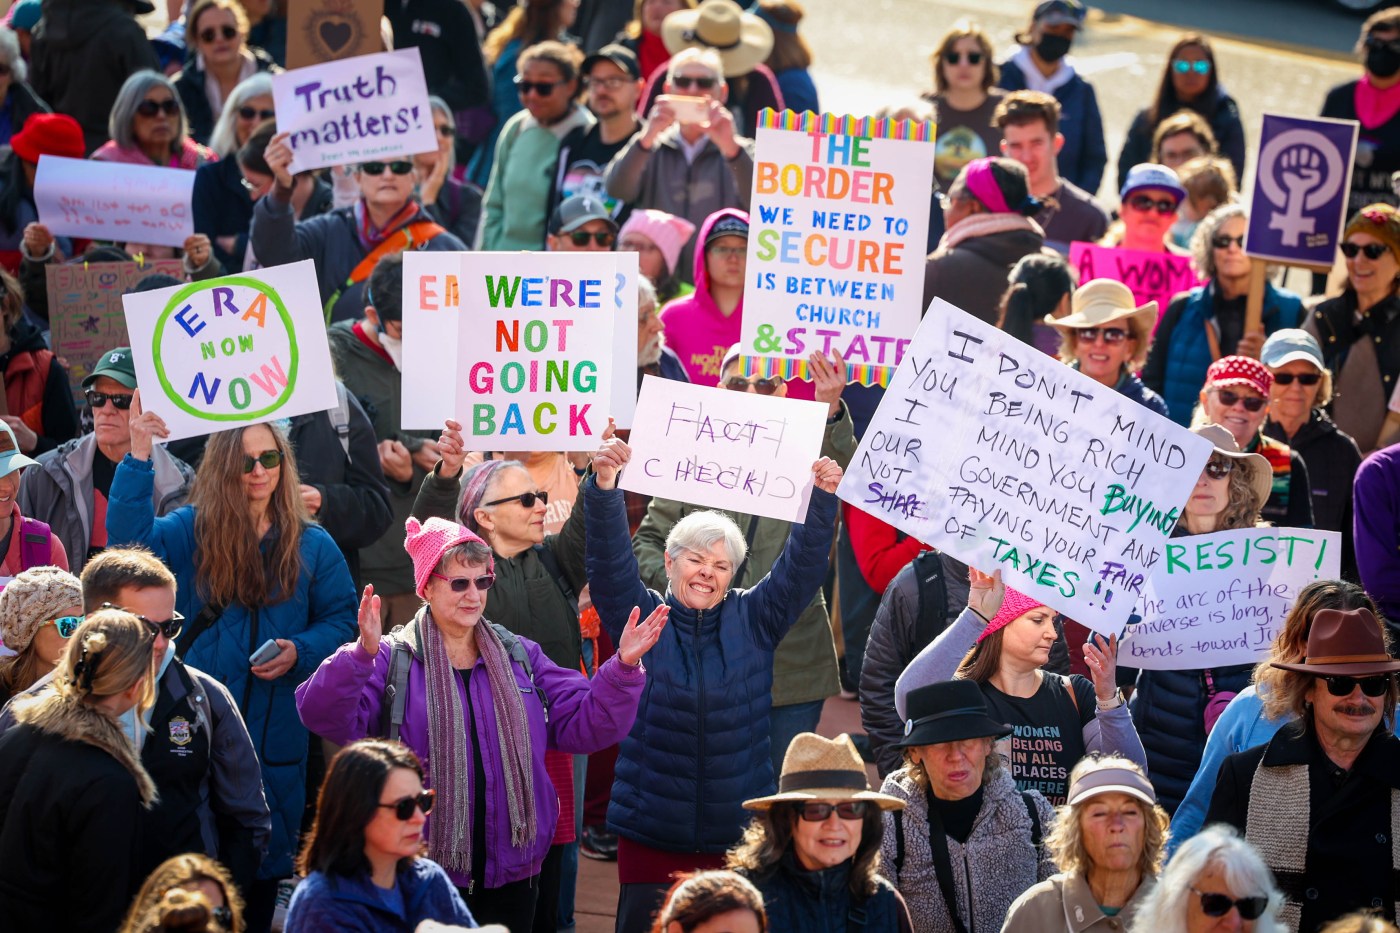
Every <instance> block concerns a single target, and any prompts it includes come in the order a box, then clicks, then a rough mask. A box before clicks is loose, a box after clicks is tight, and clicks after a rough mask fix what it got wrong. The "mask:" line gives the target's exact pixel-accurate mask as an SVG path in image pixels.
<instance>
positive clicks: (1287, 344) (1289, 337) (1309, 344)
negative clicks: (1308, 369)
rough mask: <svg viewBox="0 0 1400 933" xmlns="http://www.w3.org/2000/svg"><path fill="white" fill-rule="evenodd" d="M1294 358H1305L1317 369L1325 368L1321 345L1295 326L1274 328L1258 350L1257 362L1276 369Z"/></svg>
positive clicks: (1310, 335) (1314, 338)
mask: <svg viewBox="0 0 1400 933" xmlns="http://www.w3.org/2000/svg"><path fill="white" fill-rule="evenodd" d="M1294 360H1306V361H1307V362H1309V363H1311V364H1313V365H1314V366H1316V367H1317V368H1318V369H1326V368H1327V366H1326V364H1325V363H1324V362H1323V360H1322V346H1321V345H1320V344H1319V343H1318V342H1317V338H1316V337H1314V336H1313V335H1312V334H1310V333H1308V332H1307V331H1305V330H1302V329H1300V328H1297V327H1286V328H1284V329H1283V330H1276V331H1274V332H1273V333H1272V334H1270V335H1269V339H1268V340H1265V341H1264V348H1263V349H1262V350H1260V351H1259V362H1261V363H1263V364H1264V365H1265V366H1267V367H1269V368H1270V369H1278V368H1279V367H1280V366H1283V365H1284V364H1286V363H1292V362H1293V361H1294Z"/></svg>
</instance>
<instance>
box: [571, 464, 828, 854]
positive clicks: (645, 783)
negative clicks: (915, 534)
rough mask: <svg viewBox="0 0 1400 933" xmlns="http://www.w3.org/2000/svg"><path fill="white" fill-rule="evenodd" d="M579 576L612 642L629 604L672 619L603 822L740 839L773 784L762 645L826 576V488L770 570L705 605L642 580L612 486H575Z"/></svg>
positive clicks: (669, 839)
mask: <svg viewBox="0 0 1400 933" xmlns="http://www.w3.org/2000/svg"><path fill="white" fill-rule="evenodd" d="M582 488H583V502H584V507H585V508H586V509H588V512H587V517H588V556H587V558H586V561H587V567H588V583H589V587H590V590H591V592H592V594H593V605H594V606H596V607H597V609H598V615H599V617H600V619H601V621H602V624H603V626H604V628H606V629H607V631H608V634H609V635H611V636H612V639H613V641H617V640H618V639H619V638H620V637H621V635H622V629H623V627H624V626H625V625H626V623H627V617H628V615H629V614H630V613H631V611H632V608H633V607H634V606H638V607H641V611H642V616H643V617H645V616H646V614H647V613H649V612H651V611H652V610H653V609H655V608H656V607H657V606H659V605H661V604H662V603H663V602H665V603H666V604H667V605H668V606H670V607H671V617H670V620H669V621H668V622H667V624H666V628H665V629H663V630H662V632H661V638H660V640H659V641H657V643H656V645H655V646H654V647H653V648H652V649H651V651H649V652H647V654H646V656H645V658H643V662H644V664H645V665H646V668H647V685H646V691H645V692H644V693H643V694H642V700H641V703H640V705H639V706H638V709H637V721H636V724H635V725H633V727H632V731H631V733H630V734H629V735H628V736H627V738H625V739H623V741H622V749H621V752H620V754H619V755H618V759H617V769H616V779H615V780H614V782H613V789H612V802H611V803H610V804H609V805H608V827H609V828H610V829H612V830H613V831H614V832H617V833H618V834H620V835H622V836H625V837H627V838H628V839H632V840H634V841H636V842H640V843H641V844H643V845H646V846H650V847H652V848H655V849H664V850H666V851H671V852H706V853H718V852H723V851H725V850H726V849H728V848H729V847H730V846H732V845H734V843H736V842H738V841H739V836H740V835H741V833H742V832H743V828H744V826H745V825H747V824H748V822H749V814H748V813H747V812H746V811H745V810H744V809H743V806H742V804H743V802H744V801H745V800H747V799H749V798H752V797H761V796H763V795H764V794H768V793H772V791H773V787H774V783H773V765H772V762H771V760H770V758H769V754H768V713H769V710H770V708H771V706H772V702H771V692H772V689H773V652H774V651H775V650H776V649H777V647H778V642H780V641H782V640H783V636H784V635H786V634H787V633H788V630H789V629H791V628H792V627H793V625H794V624H796V622H797V619H798V617H799V616H801V615H802V611H803V610H804V609H806V607H807V605H808V604H809V603H811V601H812V597H814V596H815V595H816V593H817V590H818V588H820V587H821V585H822V581H823V580H825V579H826V568H827V555H828V553H829V552H830V550H831V542H832V537H833V534H834V526H835V522H836V497H835V496H834V495H832V494H831V493H827V492H822V491H821V490H820V489H814V490H813V491H812V500H811V505H810V507H809V508H808V511H807V521H806V522H805V523H804V524H800V525H799V524H793V526H792V532H791V534H790V536H789V537H788V542H787V545H786V546H785V547H784V548H783V553H782V554H781V555H780V556H779V557H778V560H777V561H776V562H775V563H774V564H773V569H772V570H771V571H769V573H768V575H767V576H766V577H764V578H763V579H762V580H760V581H759V582H758V583H757V584H756V585H755V586H754V587H753V588H752V589H748V590H739V589H731V590H730V591H729V592H728V593H726V594H725V596H724V599H723V600H722V601H721V602H720V604H719V605H718V606H716V607H715V608H713V609H709V610H705V611H700V612H697V611H696V610H693V609H687V608H686V607H684V606H682V605H681V603H680V602H679V601H678V600H677V599H676V598H675V597H674V596H672V595H671V593H670V591H669V590H668V591H667V593H666V595H665V596H664V597H663V596H662V595H661V594H660V593H657V592H656V591H654V590H649V589H647V588H646V587H645V586H643V585H642V582H641V577H640V575H639V572H638V570H637V559H636V557H635V556H633V554H632V541H631V539H630V538H629V536H628V534H627V513H626V510H625V508H624V505H623V498H622V491H621V490H620V489H606V490H605V489H599V488H598V485H597V480H596V479H595V478H592V477H590V478H589V479H588V480H587V481H586V482H585V483H584V484H583V487H582Z"/></svg>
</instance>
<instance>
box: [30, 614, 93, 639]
mask: <svg viewBox="0 0 1400 933" xmlns="http://www.w3.org/2000/svg"><path fill="white" fill-rule="evenodd" d="M82 624H83V616H60V617H59V618H57V619H50V620H49V621H47V622H45V623H44V625H52V626H53V627H54V628H56V629H58V637H59V638H72V637H73V633H74V632H76V631H77V630H78V626H80V625H82ZM40 627H41V628H42V627H43V626H40Z"/></svg>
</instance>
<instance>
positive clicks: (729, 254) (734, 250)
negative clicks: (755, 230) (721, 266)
mask: <svg viewBox="0 0 1400 933" xmlns="http://www.w3.org/2000/svg"><path fill="white" fill-rule="evenodd" d="M705 252H706V253H708V254H709V255H711V256H718V257H719V258H720V259H743V258H744V257H745V256H746V255H748V252H749V248H748V246H711V247H709V248H708V249H706V250H705Z"/></svg>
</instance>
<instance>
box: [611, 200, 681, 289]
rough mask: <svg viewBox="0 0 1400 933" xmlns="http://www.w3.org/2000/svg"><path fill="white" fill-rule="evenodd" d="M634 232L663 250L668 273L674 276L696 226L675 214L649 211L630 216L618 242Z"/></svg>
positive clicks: (662, 254) (623, 226) (636, 212)
mask: <svg viewBox="0 0 1400 933" xmlns="http://www.w3.org/2000/svg"><path fill="white" fill-rule="evenodd" d="M633 231H635V232H636V233H640V234H641V235H642V236H644V237H646V238H647V239H648V240H651V241H652V242H653V243H655V244H656V248H657V249H659V250H661V256H662V258H663V259H665V260H666V271H667V272H670V273H673V274H674V273H675V271H676V263H677V262H679V261H680V258H681V250H683V249H685V244H686V243H688V242H690V238H691V237H692V236H694V235H695V224H693V223H691V222H690V221H688V220H686V219H685V218H684V217H677V216H676V215H675V214H668V213H666V212H665V211H656V210H651V209H647V210H642V211H633V212H632V213H631V214H630V215H628V217H627V223H625V224H623V225H622V229H621V230H620V231H618V234H617V238H618V240H619V241H620V240H622V239H624V238H625V237H626V236H627V234H628V233H629V232H633Z"/></svg>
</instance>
